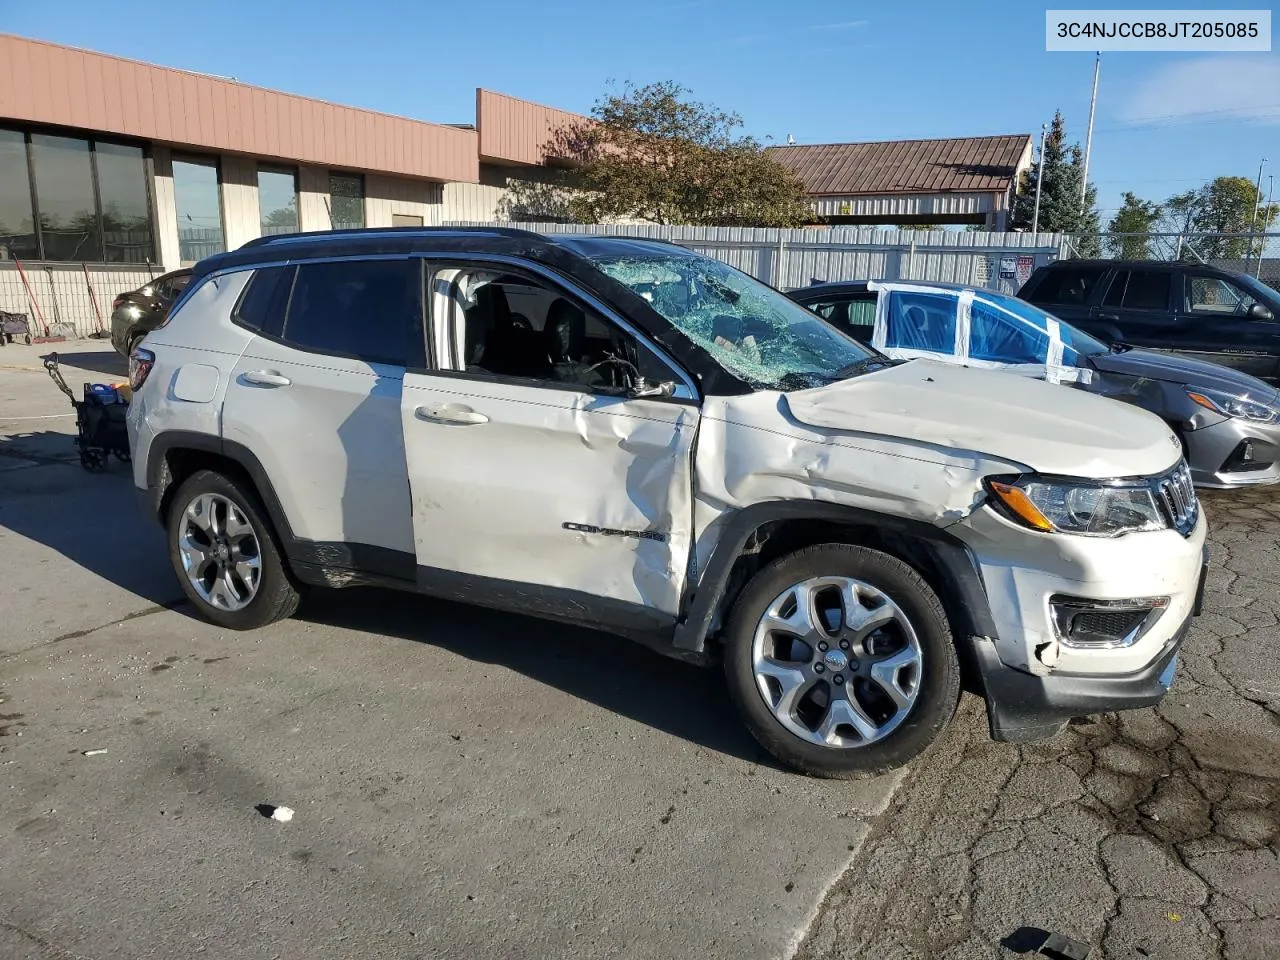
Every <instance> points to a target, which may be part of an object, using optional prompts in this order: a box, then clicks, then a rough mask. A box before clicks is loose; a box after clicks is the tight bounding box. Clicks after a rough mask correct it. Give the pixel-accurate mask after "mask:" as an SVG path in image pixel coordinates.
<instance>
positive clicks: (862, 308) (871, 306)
mask: <svg viewBox="0 0 1280 960" xmlns="http://www.w3.org/2000/svg"><path fill="white" fill-rule="evenodd" d="M805 306H807V307H808V308H809V309H810V310H812V311H813V312H814V313H816V314H817V315H818V316H820V317H822V319H824V320H826V321H827V322H829V323H831V324H834V325H835V326H836V327H838V328H839V329H841V330H843V331H844V332H845V333H847V334H849V336H851V337H853V338H854V339H855V340H861V341H863V342H864V343H870V342H871V334H872V331H873V330H874V329H875V325H876V298H875V297H874V296H872V297H869V298H867V299H865V300H820V301H818V302H817V303H808V304H805Z"/></svg>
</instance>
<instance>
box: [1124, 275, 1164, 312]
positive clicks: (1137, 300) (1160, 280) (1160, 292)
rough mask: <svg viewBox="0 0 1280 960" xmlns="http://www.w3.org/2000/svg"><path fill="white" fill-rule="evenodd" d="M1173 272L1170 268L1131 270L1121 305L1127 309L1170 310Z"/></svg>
mask: <svg viewBox="0 0 1280 960" xmlns="http://www.w3.org/2000/svg"><path fill="white" fill-rule="evenodd" d="M1172 288H1173V274H1172V273H1170V272H1169V271H1168V270H1130V271H1129V284H1128V286H1126V287H1125V290H1124V300H1123V301H1122V302H1121V304H1120V305H1121V306H1122V307H1124V309H1126V310H1168V309H1169V291H1170V290H1171V289H1172Z"/></svg>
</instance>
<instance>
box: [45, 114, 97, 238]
mask: <svg viewBox="0 0 1280 960" xmlns="http://www.w3.org/2000/svg"><path fill="white" fill-rule="evenodd" d="M31 167H32V169H33V170H34V171H35V175H36V209H37V210H39V211H40V237H41V240H42V241H43V244H44V254H43V259H45V260H101V259H102V236H101V234H100V232H99V228H98V213H97V210H96V209H95V208H96V207H97V204H95V203H94V200H93V158H92V156H90V153H89V141H88V140H75V139H72V138H70V137H50V136H46V135H44V134H39V133H35V134H32V135H31Z"/></svg>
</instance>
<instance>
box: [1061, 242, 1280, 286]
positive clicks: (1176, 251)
mask: <svg viewBox="0 0 1280 960" xmlns="http://www.w3.org/2000/svg"><path fill="white" fill-rule="evenodd" d="M1063 257H1064V258H1066V257H1086V258H1093V257H1106V258H1109V259H1117V260H1163V261H1174V260H1182V261H1186V262H1189V263H1203V264H1207V265H1209V266H1213V267H1219V268H1221V269H1223V270H1235V271H1238V272H1239V273H1247V274H1248V275H1249V276H1251V277H1257V278H1258V279H1259V280H1261V281H1262V282H1263V283H1266V284H1269V285H1270V286H1272V287H1275V288H1276V289H1277V290H1280V233H1100V234H1083V235H1082V234H1076V235H1074V236H1071V237H1068V238H1067V242H1066V244H1065V246H1064V248H1063Z"/></svg>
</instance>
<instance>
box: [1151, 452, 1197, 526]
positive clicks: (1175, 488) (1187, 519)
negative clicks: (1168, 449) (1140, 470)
mask: <svg viewBox="0 0 1280 960" xmlns="http://www.w3.org/2000/svg"><path fill="white" fill-rule="evenodd" d="M1152 486H1153V491H1154V493H1155V495H1156V502H1157V503H1159V504H1160V509H1161V510H1163V511H1164V513H1165V516H1166V518H1167V519H1168V520H1169V523H1170V524H1171V525H1172V526H1173V528H1174V529H1175V530H1177V531H1178V532H1179V533H1181V534H1182V535H1183V536H1184V537H1186V536H1189V535H1190V534H1191V531H1192V530H1194V529H1195V528H1196V521H1197V520H1199V519H1200V501H1199V500H1198V499H1197V498H1196V488H1195V486H1194V485H1193V484H1192V483H1191V471H1190V470H1189V469H1187V462H1186V461H1185V460H1184V461H1182V462H1181V463H1179V464H1178V466H1177V467H1176V468H1175V469H1174V470H1173V471H1172V472H1170V473H1167V474H1165V475H1164V476H1163V477H1157V478H1156V479H1155V481H1153V484H1152Z"/></svg>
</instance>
